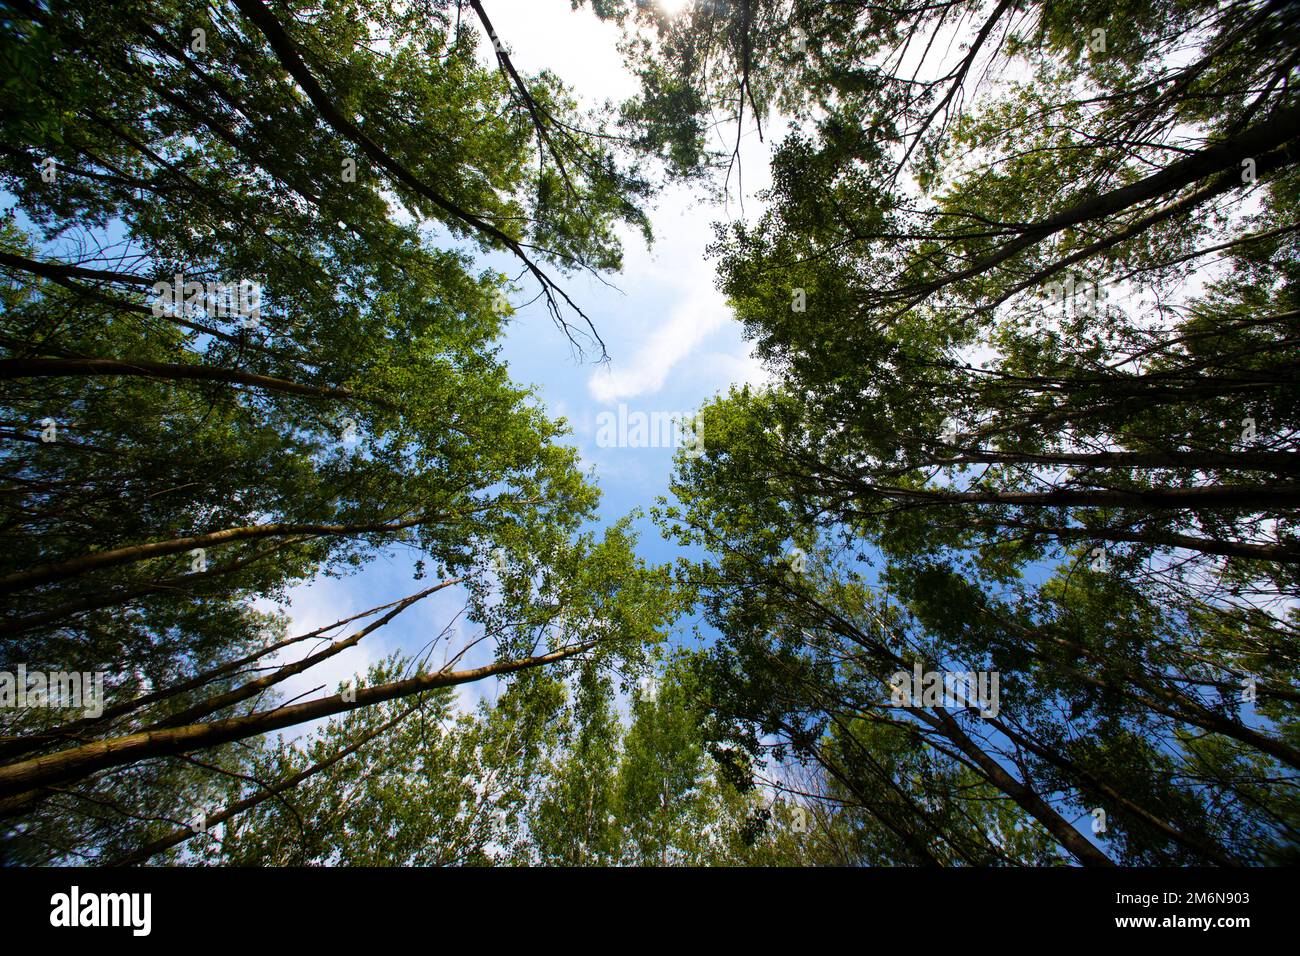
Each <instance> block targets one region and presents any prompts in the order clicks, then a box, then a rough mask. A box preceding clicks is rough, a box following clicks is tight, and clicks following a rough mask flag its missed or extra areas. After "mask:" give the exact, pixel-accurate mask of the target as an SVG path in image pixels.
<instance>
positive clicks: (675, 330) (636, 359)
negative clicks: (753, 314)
mask: <svg viewBox="0 0 1300 956" xmlns="http://www.w3.org/2000/svg"><path fill="white" fill-rule="evenodd" d="M729 319H730V316H729V315H728V314H727V311H726V308H725V307H724V306H723V305H722V303H721V302H708V301H703V300H701V299H695V300H692V301H688V302H686V303H683V304H682V305H680V306H678V307H677V308H676V309H674V310H673V313H672V316H671V317H670V318H669V319H668V322H667V323H666V324H664V325H662V326H660V327H659V328H658V329H656V330H655V331H654V332H652V333H651V334H650V337H649V339H647V340H646V341H645V342H643V343H642V345H641V346H640V348H638V349H637V352H636V354H635V355H634V356H633V357H632V360H631V361H630V362H627V363H617V364H616V363H612V362H611V363H610V364H609V365H604V366H601V367H600V368H598V369H596V371H595V372H593V373H592V375H591V378H590V379H589V380H588V382H587V387H588V389H589V390H590V391H591V395H592V397H593V398H595V399H596V400H597V401H599V402H613V401H618V400H620V399H625V398H632V397H634V396H637V395H648V394H653V393H655V392H657V391H659V389H661V388H663V385H664V382H665V381H666V380H667V378H668V374H669V373H670V372H671V371H672V370H673V368H674V367H675V366H676V365H677V364H678V363H679V362H681V361H682V360H683V359H684V358H686V357H687V356H689V355H691V354H692V353H693V352H695V351H696V349H697V347H698V346H699V344H700V343H701V342H703V341H704V339H705V338H706V337H707V336H708V335H710V334H711V333H712V332H714V331H716V330H717V329H719V328H721V327H722V326H724V325H726V323H727V322H728V321H729Z"/></svg>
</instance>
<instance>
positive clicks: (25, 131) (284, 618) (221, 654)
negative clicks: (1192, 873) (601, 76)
mask: <svg viewBox="0 0 1300 956" xmlns="http://www.w3.org/2000/svg"><path fill="white" fill-rule="evenodd" d="M572 6H573V8H574V10H573V12H572V13H571V15H572V16H574V17H578V16H584V17H591V16H594V17H595V18H597V19H598V20H599V21H601V22H602V23H603V24H605V25H606V26H608V27H610V28H611V29H612V30H613V31H614V32H616V33H617V35H618V36H620V37H621V40H620V41H619V44H618V52H619V54H620V55H621V57H622V59H623V62H624V64H625V68H626V70H627V71H628V73H629V74H630V76H631V77H632V78H633V79H634V82H635V86H636V90H635V92H634V93H633V94H632V95H630V96H628V97H626V98H624V99H622V100H620V101H614V100H611V99H606V98H605V92H604V91H603V90H600V89H592V90H586V89H577V88H572V87H570V86H567V85H566V84H565V83H564V82H563V81H562V80H561V79H560V78H559V76H558V74H557V73H555V72H552V71H551V70H549V69H544V70H541V71H538V72H535V73H530V72H529V71H527V70H526V69H524V68H522V67H521V66H520V65H519V64H518V63H516V62H515V59H514V58H513V57H512V53H511V45H510V34H511V25H512V24H511V16H510V13H509V10H508V7H507V5H506V4H502V3H494V2H492V0H484V2H480V0H418V2H401V0H378V2H377V0H329V2H325V3H314V4H308V3H300V2H297V0H227V2H222V3H207V2H204V3H198V2H191V0H163V2H149V3H145V2H140V0H125V2H109V0H102V2H101V0H78V2H76V3H70V2H64V0H3V2H0V61H2V62H0V69H2V74H0V75H2V76H3V80H2V81H0V198H3V210H4V215H3V219H2V220H0V383H2V384H0V419H2V420H0V496H2V497H0V544H3V547H2V548H0V594H3V597H4V600H3V602H0V860H3V861H4V862H6V863H16V864H24V865H49V864H67V863H81V864H95V865H129V864H139V863H146V862H147V863H190V864H196V863H212V864H237V865H539V864H541V865H566V866H591V865H635V866H645V865H653V866H666V865H870V866H886V865H906V866H976V867H983V866H1030V865H1034V866H1039V865H1083V866H1115V865H1120V866H1143V865H1198V866H1204V865H1212V866H1233V867H1235V866H1259V865H1279V864H1293V863H1295V862H1296V861H1297V859H1298V857H1297V846H1298V845H1300V840H1298V838H1300V791H1297V784H1298V783H1300V779H1298V778H1297V773H1298V771H1300V721H1298V719H1297V718H1300V709H1298V707H1300V679H1298V678H1300V672H1298V668H1300V610H1298V608H1300V605H1298V604H1297V597H1298V596H1300V595H1298V593H1297V592H1298V591H1300V526H1298V525H1297V517H1298V515H1300V444H1298V442H1300V389H1298V388H1297V385H1296V382H1297V378H1298V373H1300V351H1298V350H1297V344H1298V343H1300V302H1298V301H1297V299H1298V293H1297V287H1296V285H1295V283H1296V282H1297V281H1298V280H1300V271H1298V270H1300V255H1298V252H1300V249H1298V248H1297V230H1300V216H1298V215H1297V213H1298V212H1300V165H1298V164H1300V101H1298V100H1297V93H1296V83H1297V81H1298V80H1300V73H1298V67H1300V9H1298V8H1297V7H1296V5H1294V4H1290V3H1286V2H1283V0H1227V2H1221V0H1214V2H1210V0H1168V2H1166V0H1150V2H1146V3H1136V4H1135V3H1127V2H1124V3H1121V2H1111V0H1075V2H1058V0H982V2H976V0H951V2H947V0H944V2H937V3H936V2H930V0H915V2H914V0H886V2H883V3H874V2H870V3H869V2H846V3H825V2H820V0H693V2H686V3H663V2H660V0H589V2H588V0H572ZM485 7H486V9H485ZM559 55H560V54H558V53H557V54H556V56H557V57H559ZM555 66H556V67H557V69H558V67H559V66H560V64H559V63H558V62H557V63H556V64H555ZM747 137H748V138H750V139H758V140H761V142H762V143H763V144H764V146H765V148H766V149H768V150H770V173H771V186H770V188H768V189H766V190H765V191H764V193H763V194H762V197H761V198H762V202H761V208H759V209H757V210H755V209H752V208H751V209H749V210H743V211H738V210H736V209H734V208H732V205H731V204H730V203H729V201H728V200H729V197H730V195H731V192H732V190H733V189H734V188H737V187H738V186H739V184H740V183H741V182H742V181H743V177H744V176H745V175H746V164H747V163H748V162H749V160H748V158H747V156H748V154H745V155H742V153H743V150H742V143H743V142H744V141H745V139H746V138H747ZM678 188H686V189H689V190H690V191H691V193H692V195H694V196H696V197H697V198H698V202H699V205H698V206H697V207H696V212H695V213H694V214H696V215H703V216H707V217H709V218H710V219H711V220H716V221H717V225H715V226H714V241H713V243H712V245H711V246H710V247H709V249H708V256H709V258H710V260H711V262H712V264H713V267H715V268H716V279H717V287H718V289H719V290H720V292H721V294H722V295H723V296H724V297H725V302H726V306H727V308H728V310H729V313H730V316H731V317H732V319H734V322H735V323H737V324H738V326H739V327H741V328H743V330H744V335H745V337H746V339H747V340H748V341H749V342H750V343H752V348H753V354H754V355H755V356H756V357H757V358H758V359H760V360H761V362H762V364H763V367H764V369H765V371H766V374H767V380H766V383H765V384H763V385H761V386H751V385H748V384H744V385H742V384H737V385H736V386H734V387H732V388H731V389H730V390H728V391H726V392H725V393H723V394H718V395H715V396H713V397H708V396H701V406H700V408H699V409H698V410H697V411H698V418H697V419H696V423H695V425H694V429H695V430H694V432H693V435H694V440H693V441H691V442H690V443H689V444H688V446H687V447H685V448H683V449H681V450H679V452H678V454H677V455H676V457H675V459H674V462H673V466H672V472H671V475H670V476H668V477H667V481H668V485H667V490H668V493H667V494H666V495H664V496H662V497H660V498H658V499H655V500H645V501H643V502H642V503H641V504H642V507H643V509H644V511H646V512H648V513H649V517H650V519H652V520H650V521H647V520H644V517H643V514H642V511H641V510H636V511H633V512H632V513H630V514H626V515H617V516H613V517H611V516H609V515H608V513H606V512H603V511H602V510H601V506H600V487H599V484H598V482H597V480H596V478H595V477H594V476H593V475H592V474H591V473H589V472H585V471H584V468H583V460H582V456H581V454H580V451H579V449H578V448H577V447H576V446H575V444H574V441H573V436H572V432H571V430H570V427H569V425H568V424H567V423H566V422H565V421H564V420H563V419H561V418H560V417H559V416H557V415H555V414H553V413H552V411H551V410H550V409H548V407H547V406H546V404H545V402H544V401H542V400H541V399H540V397H539V395H538V393H537V392H536V390H534V389H532V388H530V387H529V386H527V385H524V384H521V383H518V382H516V381H515V380H514V379H513V376H512V369H511V368H510V367H509V366H508V363H507V362H506V361H504V359H503V358H502V354H501V353H502V348H503V345H504V344H505V343H506V342H507V341H508V338H509V336H511V335H512V334H513V328H514V322H515V319H516V317H517V315H516V313H517V310H518V311H519V312H521V313H522V312H523V310H524V308H525V303H537V304H538V305H539V307H540V308H541V310H543V313H544V315H545V316H546V317H547V318H549V320H550V322H551V323H553V325H554V327H555V328H554V339H555V344H556V345H557V347H559V348H562V349H564V350H566V352H568V353H572V354H574V355H577V356H579V357H581V358H582V359H583V360H584V361H592V362H599V361H602V360H605V359H607V358H609V355H608V353H607V349H606V343H605V339H604V338H603V337H602V324H603V323H606V322H608V323H611V324H612V323H613V322H614V321H615V317H613V316H608V315H601V314H597V313H595V312H594V311H592V310H591V309H590V308H589V307H586V306H584V303H583V296H582V293H581V292H580V291H578V290H579V289H580V288H585V287H586V286H587V284H588V282H589V280H590V279H593V278H594V279H595V280H597V281H602V282H611V281H617V278H618V276H619V274H620V271H621V270H622V269H623V266H624V261H625V251H626V250H625V246H626V244H627V243H628V242H631V241H634V242H650V241H652V240H653V237H654V228H653V226H654V224H655V209H656V205H655V204H656V202H657V201H658V199H659V198H660V197H661V195H662V194H663V192H664V191H665V190H667V189H678ZM742 195H743V194H742ZM503 263H507V264H508V268H509V269H510V270H512V273H503V272H502V271H501V269H502V268H503V266H502V264H503ZM647 533H648V534H650V535H657V536H661V537H662V539H663V540H664V541H666V542H667V543H668V546H669V547H670V549H671V556H670V558H669V559H667V560H660V559H659V558H658V557H657V555H659V554H660V553H662V552H661V551H660V550H656V549H650V548H647V547H646V544H645V541H644V538H645V537H646V535H647ZM650 555H656V556H655V557H651V556H650ZM395 556H399V557H400V559H401V560H402V561H405V562H408V563H410V564H411V566H412V567H413V568H414V569H415V573H414V576H413V579H414V580H416V581H417V582H418V587H417V588H416V589H415V590H413V591H408V592H407V593H401V594H396V593H395V594H392V595H391V596H390V597H389V598H388V599H387V600H385V601H384V602H383V603H380V604H378V605H376V606H375V607H373V608H370V609H368V610H366V611H364V612H362V613H360V614H356V615H350V616H348V617H346V618H343V619H341V620H338V621H336V622H333V623H330V624H327V625H326V626H323V627H320V628H315V629H302V628H296V627H295V622H294V619H293V616H292V615H291V614H290V613H288V612H287V610H286V598H287V596H288V595H289V594H290V593H291V592H292V591H293V590H294V589H295V588H296V587H298V586H301V585H303V584H304V583H309V582H312V581H319V580H322V579H326V578H339V579H342V578H349V577H357V576H363V575H373V574H375V573H376V569H377V568H381V567H383V566H384V565H385V564H386V563H388V562H391V561H392V560H394V559H395ZM449 599H450V601H451V604H454V605H455V607H456V608H457V609H458V610H456V611H454V612H449V613H446V614H445V617H443V618H442V619H440V623H439V625H438V626H436V627H434V628H433V629H431V630H429V631H428V633H427V634H426V635H425V638H424V643H423V644H422V646H419V647H418V648H410V649H407V650H405V651H402V652H399V653H394V654H391V655H388V656H386V657H385V658H384V659H383V660H382V661H381V662H380V663H378V664H375V665H373V666H371V667H370V668H369V670H368V671H367V672H366V673H364V674H359V675H357V676H356V678H355V679H353V680H351V681H347V682H345V683H343V684H341V685H340V686H337V687H324V686H318V687H317V689H316V691H315V692H313V693H310V694H307V695H305V696H303V697H292V698H290V697H288V696H286V694H285V688H286V684H287V682H290V681H291V680H293V679H296V678H298V677H299V675H311V674H318V673H321V671H322V669H323V668H327V667H328V666H329V664H330V662H331V661H332V660H334V659H336V658H338V657H339V655H341V654H344V653H345V652H347V651H349V650H351V649H353V648H355V647H357V646H358V644H359V643H360V642H361V641H362V640H363V639H365V638H366V637H367V636H369V635H372V634H374V633H375V632H377V631H380V630H381V629H382V628H384V627H385V626H386V625H388V624H390V623H391V622H393V621H394V620H395V619H398V618H399V616H401V615H403V614H405V615H406V617H407V619H410V617H412V616H415V615H418V614H421V613H425V614H429V615H433V614H437V615H443V613H444V610H445V609H446V608H447V607H449V606H451V604H449V603H447V601H448V600H449ZM431 608H436V609H437V610H436V611H433V610H430V609H431ZM412 609H414V610H412ZM439 628H440V630H439ZM374 640H375V639H374V638H372V639H371V643H372V644H373V643H374ZM484 654H486V656H480V655H484ZM480 659H481V660H486V661H487V663H483V664H473V663H470V661H471V660H480ZM312 668H316V670H315V671H313V670H312ZM31 675H37V676H38V677H39V679H40V680H39V682H38V684H36V685H33V684H31V683H30V682H29V677H30V676H31ZM45 675H51V676H49V677H47V676H45ZM53 675H58V676H57V677H56V676H53ZM74 677H75V678H76V680H75V681H74V680H73V678H74ZM96 677H97V678H98V680H99V684H98V685H97V684H96V683H95V680H96ZM56 684H57V685H58V690H57V692H56V690H55V687H56ZM489 684H490V685H491V686H493V687H494V688H496V689H497V691H498V692H497V693H496V694H495V695H494V696H493V697H492V698H491V699H486V698H484V699H480V700H478V702H477V703H476V704H474V705H472V706H467V705H466V704H465V702H464V699H463V698H461V697H459V696H458V690H459V689H462V688H465V687H468V686H487V685H489ZM291 686H296V685H291ZM92 688H98V689H97V690H92ZM37 689H39V693H37ZM74 691H75V692H76V694H78V695H80V698H83V699H80V700H78V701H77V702H76V705H75V706H74V705H73V701H72V699H71V696H70V695H73V692H74ZM29 692H30V694H29ZM87 695H89V696H90V698H91V699H90V700H89V703H87V702H86V700H84V698H86V697H87ZM286 734H288V736H286Z"/></svg>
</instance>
